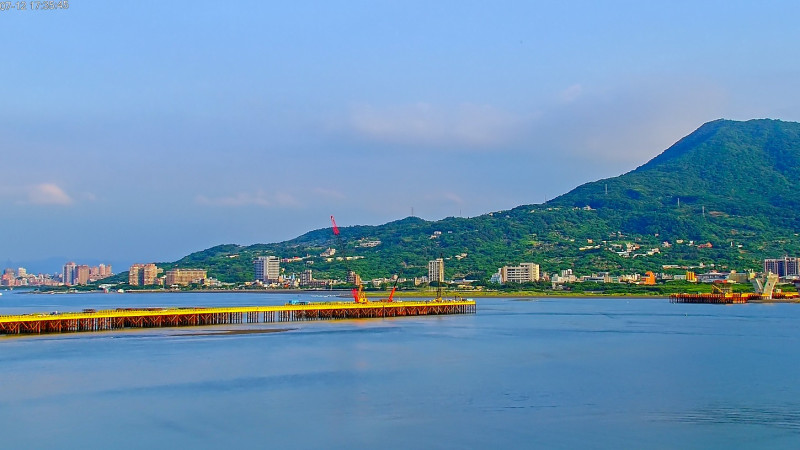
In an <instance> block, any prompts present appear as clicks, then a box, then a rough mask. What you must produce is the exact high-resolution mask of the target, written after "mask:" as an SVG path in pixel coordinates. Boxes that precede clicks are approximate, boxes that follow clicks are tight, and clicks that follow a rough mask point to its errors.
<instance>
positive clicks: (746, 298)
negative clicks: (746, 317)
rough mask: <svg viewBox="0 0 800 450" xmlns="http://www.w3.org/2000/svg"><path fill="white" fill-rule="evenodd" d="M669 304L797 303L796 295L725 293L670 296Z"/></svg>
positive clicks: (790, 293)
mask: <svg viewBox="0 0 800 450" xmlns="http://www.w3.org/2000/svg"><path fill="white" fill-rule="evenodd" d="M669 301H670V303H707V304H718V305H731V304H735V303H750V302H761V303H763V302H771V301H776V302H777V301H798V294H795V293H793V292H789V293H778V292H776V293H773V294H772V295H770V296H766V295H764V294H757V293H752V292H750V293H725V294H672V295H670V296H669Z"/></svg>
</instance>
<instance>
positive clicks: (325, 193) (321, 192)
mask: <svg viewBox="0 0 800 450" xmlns="http://www.w3.org/2000/svg"><path fill="white" fill-rule="evenodd" d="M312 192H313V193H314V194H316V195H317V196H318V197H322V198H326V199H331V200H344V199H345V198H347V196H345V195H344V194H343V193H342V192H339V191H337V190H333V189H325V188H319V187H318V188H314V189H313V191H312Z"/></svg>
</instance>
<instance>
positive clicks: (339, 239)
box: [331, 216, 394, 303]
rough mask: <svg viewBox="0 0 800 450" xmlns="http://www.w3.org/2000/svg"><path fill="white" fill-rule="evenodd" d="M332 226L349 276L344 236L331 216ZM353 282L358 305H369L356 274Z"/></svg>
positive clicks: (354, 295) (354, 296) (354, 297)
mask: <svg viewBox="0 0 800 450" xmlns="http://www.w3.org/2000/svg"><path fill="white" fill-rule="evenodd" d="M331 224H333V235H334V236H336V246H337V247H339V251H340V252H341V253H342V260H344V263H345V268H346V270H347V274H348V275H350V272H351V270H350V267H349V264H347V257H346V256H345V255H344V245H343V244H342V235H341V233H339V227H337V226H336V219H334V218H333V216H331ZM353 281H354V282H355V284H356V286H357V287H355V288H353V299H354V300H355V301H356V303H368V302H369V300H367V294H365V293H364V286H363V285H362V284H361V280H360V279H359V276H358V275H357V274H356V273H355V272H353ZM392 294H394V291H392ZM390 301H391V300H390Z"/></svg>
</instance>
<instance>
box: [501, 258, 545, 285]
mask: <svg viewBox="0 0 800 450" xmlns="http://www.w3.org/2000/svg"><path fill="white" fill-rule="evenodd" d="M531 281H539V265H538V264H534V263H522V264H520V265H518V266H503V267H501V268H500V282H501V283H529V282H531Z"/></svg>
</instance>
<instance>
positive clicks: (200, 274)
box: [164, 269, 208, 286]
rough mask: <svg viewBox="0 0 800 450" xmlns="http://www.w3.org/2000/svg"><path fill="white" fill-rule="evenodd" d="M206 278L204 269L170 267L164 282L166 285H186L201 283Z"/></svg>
mask: <svg viewBox="0 0 800 450" xmlns="http://www.w3.org/2000/svg"><path fill="white" fill-rule="evenodd" d="M206 278H208V276H207V275H206V271H205V270H204V269H170V270H168V271H167V275H166V280H165V281H164V284H165V285H167V286H188V285H190V284H202V283H203V282H204V281H205V279H206Z"/></svg>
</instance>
